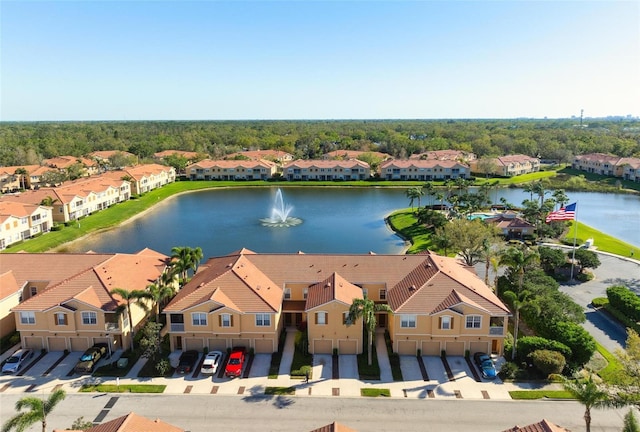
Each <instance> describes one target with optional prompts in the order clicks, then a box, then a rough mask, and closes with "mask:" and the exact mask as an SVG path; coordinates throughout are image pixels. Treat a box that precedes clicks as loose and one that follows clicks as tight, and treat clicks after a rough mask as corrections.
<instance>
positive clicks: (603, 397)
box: [563, 374, 618, 432]
mask: <svg viewBox="0 0 640 432" xmlns="http://www.w3.org/2000/svg"><path fill="white" fill-rule="evenodd" d="M563 386H564V389H565V390H566V391H568V392H569V393H571V395H572V396H573V397H574V398H575V399H576V400H577V401H578V402H580V403H581V404H582V405H584V422H585V425H586V427H587V429H586V430H587V432H591V408H599V409H603V408H614V407H616V406H618V403H616V402H615V401H614V400H613V399H612V398H611V395H610V394H609V393H608V392H607V391H606V390H605V389H604V388H602V387H600V386H598V384H596V383H595V382H594V381H593V375H591V374H590V375H589V378H588V379H587V380H568V379H565V381H564V383H563Z"/></svg>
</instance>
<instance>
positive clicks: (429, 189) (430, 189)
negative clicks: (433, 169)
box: [422, 182, 436, 205]
mask: <svg viewBox="0 0 640 432" xmlns="http://www.w3.org/2000/svg"><path fill="white" fill-rule="evenodd" d="M435 189H436V188H435V186H433V183H431V182H426V183H425V184H423V185H422V192H423V193H424V194H425V195H426V196H428V197H429V205H433V196H434V193H435Z"/></svg>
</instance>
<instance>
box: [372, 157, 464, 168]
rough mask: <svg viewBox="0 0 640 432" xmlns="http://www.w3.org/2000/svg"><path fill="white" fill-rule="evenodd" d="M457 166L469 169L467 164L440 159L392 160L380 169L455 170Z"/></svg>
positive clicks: (381, 165) (382, 164)
mask: <svg viewBox="0 0 640 432" xmlns="http://www.w3.org/2000/svg"><path fill="white" fill-rule="evenodd" d="M456 166H462V167H468V165H467V164H464V163H462V162H458V161H456V160H438V159H392V160H388V161H386V162H383V163H381V164H380V169H387V168H390V167H397V168H453V167H456Z"/></svg>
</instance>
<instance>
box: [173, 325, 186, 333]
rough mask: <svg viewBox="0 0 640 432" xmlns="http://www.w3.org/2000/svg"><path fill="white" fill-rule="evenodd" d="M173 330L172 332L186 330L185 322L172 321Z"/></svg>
mask: <svg viewBox="0 0 640 432" xmlns="http://www.w3.org/2000/svg"><path fill="white" fill-rule="evenodd" d="M171 331H172V332H183V331H184V323H171Z"/></svg>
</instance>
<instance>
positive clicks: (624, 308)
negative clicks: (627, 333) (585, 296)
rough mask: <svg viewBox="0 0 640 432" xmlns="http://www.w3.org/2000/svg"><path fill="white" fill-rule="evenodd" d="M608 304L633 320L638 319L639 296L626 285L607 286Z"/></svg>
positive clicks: (639, 317)
mask: <svg viewBox="0 0 640 432" xmlns="http://www.w3.org/2000/svg"><path fill="white" fill-rule="evenodd" d="M607 298H608V299H609V304H610V305H611V306H612V307H614V308H616V309H617V310H619V311H620V312H622V313H623V314H624V315H626V316H627V317H628V318H629V319H631V320H633V321H636V322H637V321H640V297H638V296H637V295H636V294H634V293H633V292H631V290H629V289H628V288H627V287H625V286H622V285H614V286H610V287H609V288H607Z"/></svg>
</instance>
